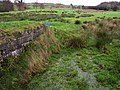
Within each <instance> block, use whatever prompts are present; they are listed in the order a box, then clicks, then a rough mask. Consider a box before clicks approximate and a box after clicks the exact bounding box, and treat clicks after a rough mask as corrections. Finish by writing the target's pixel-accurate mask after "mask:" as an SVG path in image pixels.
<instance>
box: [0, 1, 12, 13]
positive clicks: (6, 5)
mask: <svg viewBox="0 0 120 90" xmlns="http://www.w3.org/2000/svg"><path fill="white" fill-rule="evenodd" d="M13 10H14V7H13V3H12V2H10V1H9V0H3V1H0V12H9V11H13Z"/></svg>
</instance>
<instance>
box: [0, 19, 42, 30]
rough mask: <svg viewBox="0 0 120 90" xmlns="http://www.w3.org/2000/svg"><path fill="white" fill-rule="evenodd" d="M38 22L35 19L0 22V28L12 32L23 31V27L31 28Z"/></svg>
mask: <svg viewBox="0 0 120 90" xmlns="http://www.w3.org/2000/svg"><path fill="white" fill-rule="evenodd" d="M38 24H40V22H36V21H27V20H26V21H10V22H0V29H2V30H4V31H9V32H14V31H24V30H25V28H31V27H32V26H36V25H38Z"/></svg>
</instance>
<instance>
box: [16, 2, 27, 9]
mask: <svg viewBox="0 0 120 90" xmlns="http://www.w3.org/2000/svg"><path fill="white" fill-rule="evenodd" d="M14 3H15V4H16V6H17V7H18V10H19V11H23V10H25V9H26V8H27V5H26V4H25V3H24V2H23V0H15V1H14Z"/></svg>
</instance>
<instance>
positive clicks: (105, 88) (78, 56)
mask: <svg viewBox="0 0 120 90" xmlns="http://www.w3.org/2000/svg"><path fill="white" fill-rule="evenodd" d="M39 10H46V11H47V10H50V9H39ZM39 10H38V11H39ZM52 10H56V11H58V13H57V14H59V15H60V14H61V13H62V12H63V11H64V12H65V11H67V13H71V14H73V12H74V14H76V16H78V15H81V14H94V15H95V16H93V17H80V18H75V17H72V18H68V17H63V19H65V20H68V21H69V23H66V22H60V21H54V19H53V21H51V20H46V21H42V22H43V23H44V24H46V22H49V23H50V27H52V28H56V30H55V34H56V36H57V38H58V39H59V40H60V41H59V42H61V45H62V46H63V47H62V49H61V51H60V52H59V53H57V54H53V55H52V56H51V57H50V58H49V62H50V63H49V65H48V67H46V69H45V70H44V71H43V72H41V73H37V74H36V75H35V76H34V77H33V78H32V79H31V81H30V82H28V83H27V85H26V84H25V85H22V84H19V85H20V86H19V85H16V83H15V82H16V80H17V78H14V77H12V75H14V74H16V72H14V70H12V69H10V70H11V72H12V74H11V73H10V74H8V75H7V73H6V80H7V79H8V78H10V79H8V81H9V82H10V81H13V82H10V83H9V84H8V85H7V87H10V86H9V85H11V86H14V87H12V88H15V89H18V90H26V88H27V89H28V90H51V89H60V90H96V89H100V90H117V89H118V90H119V89H120V87H119V82H120V66H119V63H120V60H119V58H120V48H119V47H118V46H115V45H110V46H109V48H111V50H110V52H109V53H108V54H104V53H102V52H101V51H100V50H99V49H97V48H95V47H86V48H82V49H80V48H77V49H75V48H66V47H65V46H64V45H63V43H62V41H64V37H66V36H70V35H72V34H74V35H78V34H79V33H81V32H82V28H81V24H80V25H75V24H74V22H75V20H80V21H81V22H84V21H94V20H95V19H97V18H98V17H104V16H105V17H106V18H109V17H110V18H112V17H119V14H120V12H88V13H84V12H81V13H80V14H78V13H76V12H75V10H71V9H52ZM28 11H29V12H30V11H35V9H34V10H28ZM10 13H11V14H12V13H15V12H10ZM2 14H3V13H2ZM39 22H40V21H26V20H25V21H10V22H0V29H3V30H5V31H9V32H14V31H16V30H17V31H23V30H24V29H25V28H26V27H27V28H29V27H32V26H33V27H34V26H36V24H39ZM78 31H79V32H78ZM51 38H53V37H51ZM48 40H49V39H48ZM52 41H53V43H50V45H52V46H51V48H53V51H55V50H54V48H55V47H54V40H52ZM115 43H116V42H115ZM43 45H44V44H43ZM34 48H35V47H34ZM24 54H25V55H26V56H24ZM27 54H29V53H27V52H26V53H23V54H21V55H22V56H21V60H20V67H17V66H15V67H14V68H15V70H18V72H19V70H20V71H22V68H21V66H22V67H24V66H25V65H24V62H22V60H24V61H25V60H27V59H28V58H29V56H30V55H27ZM34 55H35V54H33V57H34V58H36V57H35V56H34ZM36 55H37V54H36ZM37 60H39V56H37ZM11 65H12V64H11ZM13 65H14V64H13ZM23 70H24V68H23ZM3 81H5V80H4V79H3ZM6 82H7V81H6ZM21 86H22V87H24V86H25V87H26V88H25V89H24V88H22V87H21ZM17 87H18V88H17Z"/></svg>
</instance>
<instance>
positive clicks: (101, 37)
mask: <svg viewBox="0 0 120 90" xmlns="http://www.w3.org/2000/svg"><path fill="white" fill-rule="evenodd" d="M96 35H97V38H96V39H97V44H96V47H97V48H99V49H106V44H109V43H110V42H111V41H112V37H111V35H110V34H109V33H108V32H107V31H105V30H101V31H99V32H97V34H96Z"/></svg>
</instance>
